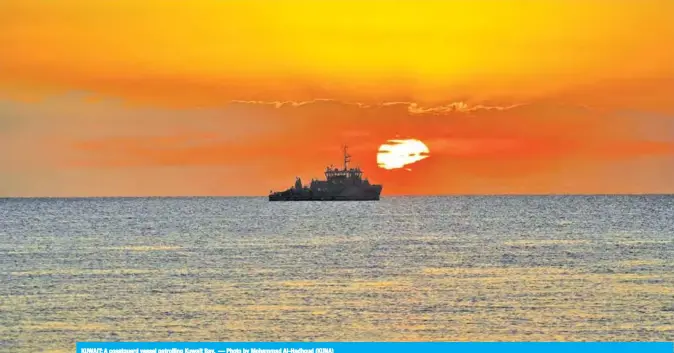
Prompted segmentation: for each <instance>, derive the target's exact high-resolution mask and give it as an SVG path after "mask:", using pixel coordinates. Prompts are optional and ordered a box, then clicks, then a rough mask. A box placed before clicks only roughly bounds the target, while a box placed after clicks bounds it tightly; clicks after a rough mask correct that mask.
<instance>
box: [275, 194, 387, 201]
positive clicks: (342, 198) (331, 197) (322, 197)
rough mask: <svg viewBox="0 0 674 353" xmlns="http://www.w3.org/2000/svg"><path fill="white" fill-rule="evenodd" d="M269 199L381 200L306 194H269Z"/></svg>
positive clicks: (363, 197) (365, 197)
mask: <svg viewBox="0 0 674 353" xmlns="http://www.w3.org/2000/svg"><path fill="white" fill-rule="evenodd" d="M269 201H379V195H376V196H362V197H353V196H304V195H269Z"/></svg>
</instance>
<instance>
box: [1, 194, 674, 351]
mask: <svg viewBox="0 0 674 353" xmlns="http://www.w3.org/2000/svg"><path fill="white" fill-rule="evenodd" d="M673 259H674V197H673V196H530V197H516V196H508V197H505V196H504V197H486V196H485V197H387V198H383V199H382V200H381V201H379V202H324V203H322V202H312V203H309V202H307V203H304V202H297V203H282V202H272V203H270V202H268V201H266V200H265V199H263V198H128V199H124V198H118V199H115V198H110V199H4V200H0V275H1V276H2V279H1V281H0V351H8V352H9V351H11V352H33V351H35V349H38V350H40V349H42V347H47V348H48V350H52V351H63V352H70V351H73V349H74V343H75V342H76V341H96V340H106V341H107V340H113V341H116V340H135V341H147V340H152V341H167V340H178V341H253V340H255V341H260V340H262V341H278V340H284V341H285V340H292V341H296V340H312V341H326V340H330V341H365V340H367V341H373V340H374V341H465V340H480V341H500V340H519V341H556V340H567V341H616V340H645V341H671V340H674V260H673Z"/></svg>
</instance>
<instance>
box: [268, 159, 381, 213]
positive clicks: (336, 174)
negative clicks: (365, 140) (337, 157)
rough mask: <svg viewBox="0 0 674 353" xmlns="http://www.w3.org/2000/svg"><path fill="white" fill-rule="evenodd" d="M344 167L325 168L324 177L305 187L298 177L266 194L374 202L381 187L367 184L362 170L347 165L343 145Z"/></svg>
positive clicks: (279, 197)
mask: <svg viewBox="0 0 674 353" xmlns="http://www.w3.org/2000/svg"><path fill="white" fill-rule="evenodd" d="M343 151H344V168H343V169H337V168H335V167H333V166H328V167H326V168H325V180H318V179H312V180H311V184H309V185H308V186H303V185H302V180H301V179H300V178H299V177H298V178H297V179H296V180H295V186H293V187H291V188H289V189H287V190H284V191H277V192H273V191H272V192H270V193H269V201H377V200H379V195H380V194H381V190H382V186H381V185H377V184H370V182H369V181H368V180H367V179H363V171H362V170H361V169H360V168H358V167H356V168H349V162H350V161H351V156H350V155H349V153H348V147H347V146H344V147H343Z"/></svg>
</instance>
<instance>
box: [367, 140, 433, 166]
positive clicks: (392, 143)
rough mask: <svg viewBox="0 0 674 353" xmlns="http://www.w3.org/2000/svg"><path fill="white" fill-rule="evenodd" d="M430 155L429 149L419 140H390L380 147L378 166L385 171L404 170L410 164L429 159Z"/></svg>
mask: <svg viewBox="0 0 674 353" xmlns="http://www.w3.org/2000/svg"><path fill="white" fill-rule="evenodd" d="M428 153H429V150H428V147H426V145H425V144H424V143H423V142H421V141H419V140H415V139H408V140H389V141H388V142H387V143H385V144H383V145H381V146H379V152H378V153H377V165H379V167H380V168H384V169H398V168H403V167H404V166H406V165H408V164H412V163H416V162H418V161H420V160H422V159H425V158H428V157H429V155H428ZM408 170H409V169H408Z"/></svg>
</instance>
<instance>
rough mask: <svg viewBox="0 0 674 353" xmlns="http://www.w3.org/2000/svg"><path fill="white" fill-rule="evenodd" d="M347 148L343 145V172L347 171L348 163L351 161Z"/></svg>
mask: <svg viewBox="0 0 674 353" xmlns="http://www.w3.org/2000/svg"><path fill="white" fill-rule="evenodd" d="M348 148H349V147H348V146H347V145H344V170H347V169H348V166H349V162H350V161H351V156H350V155H349V153H348V152H347V150H348Z"/></svg>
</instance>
